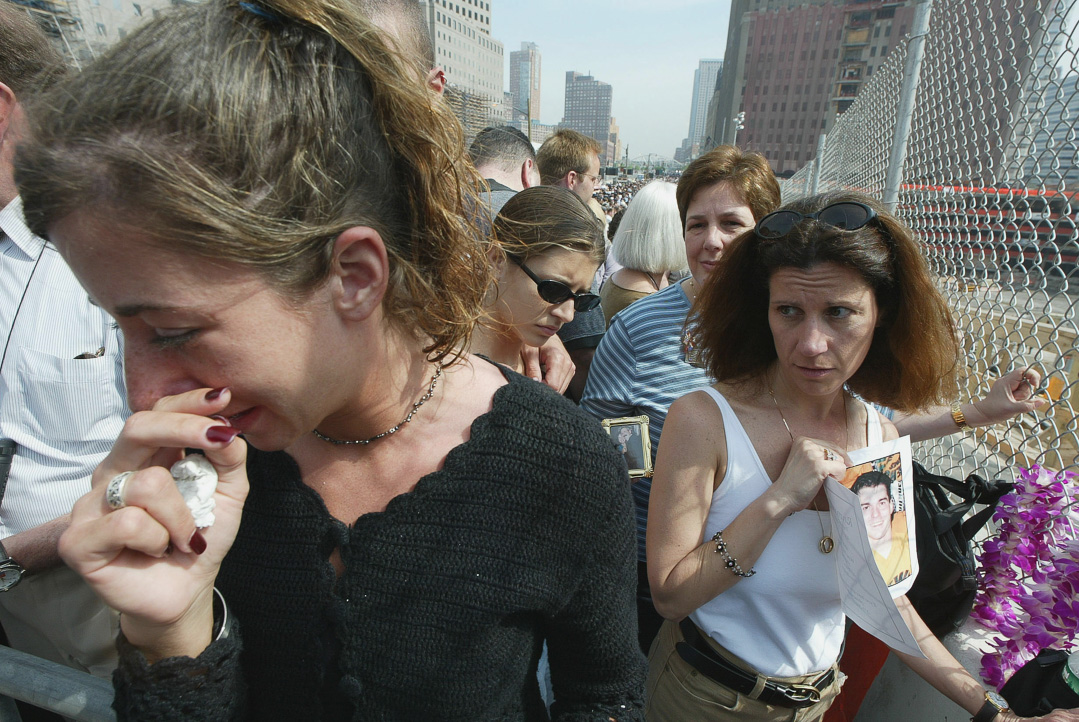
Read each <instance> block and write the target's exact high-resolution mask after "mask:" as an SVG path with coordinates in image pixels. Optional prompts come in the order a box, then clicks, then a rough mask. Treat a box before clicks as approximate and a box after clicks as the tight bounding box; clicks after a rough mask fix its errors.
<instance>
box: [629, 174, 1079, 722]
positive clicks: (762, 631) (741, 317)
mask: <svg viewBox="0 0 1079 722" xmlns="http://www.w3.org/2000/svg"><path fill="white" fill-rule="evenodd" d="M694 313H695V314H697V315H698V317H699V326H698V328H699V336H698V339H697V340H698V342H699V344H700V347H701V349H702V351H703V354H704V359H705V362H706V363H707V367H708V370H709V371H710V373H711V375H712V377H713V378H715V379H717V380H718V382H717V383H716V384H715V386H714V387H710V388H707V389H705V390H703V391H700V392H694V393H691V394H689V395H687V396H684V397H682V398H681V399H680V400H678V401H676V402H675V403H674V404H673V405H672V406H671V409H670V412H669V414H668V416H667V422H666V425H665V427H664V433H663V441H662V444H661V445H660V448H659V455H658V458H657V461H656V472H655V477H654V479H653V482H652V494H651V500H650V504H649V513H648V531H647V554H648V576H649V582H650V584H651V587H652V594H653V600H654V602H655V606H656V609H657V610H659V612H660V613H661V614H662V615H663V616H664V617H666V619H667V620H668V621H666V622H665V623H664V626H663V629H662V630H661V631H660V634H659V636H658V637H657V639H656V641H655V642H654V644H653V645H652V650H651V654H650V657H649V666H650V671H649V680H648V688H647V692H648V707H647V708H646V716H647V717H648V719H649V720H650V721H651V722H664V721H668V720H669V721H672V722H674V721H677V722H686V721H687V720H698V719H701V720H703V719H707V720H728V719H731V720H733V719H737V720H798V721H799V722H801V721H803V720H815V719H819V718H820V717H822V716H823V714H824V712H825V711H826V710H827V708H828V706H829V705H830V704H831V702H832V700H833V699H834V697H835V695H836V694H837V693H838V690H839V682H838V679H837V677H838V675H837V674H836V667H835V664H836V660H837V658H838V656H839V652H840V649H841V646H842V641H843V634H844V625H845V618H844V615H843V612H842V610H841V607H840V598H839V587H838V581H837V575H836V569H835V555H834V554H832V553H831V552H832V549H833V547H834V543H833V541H832V539H831V535H830V533H831V529H830V526H829V515H828V514H825V513H824V512H826V511H827V510H828V502H827V498H826V497H825V495H824V491H823V487H822V485H823V482H824V480H825V478H826V477H828V476H833V477H835V478H842V477H843V475H844V473H845V471H846V466H847V464H848V460H847V457H846V452H847V451H850V450H854V449H859V448H862V447H865V446H867V445H869V444H873V443H879V442H880V441H881V440H882V439H892V438H896V436H897V434H896V430H895V427H894V426H893V425H892V423H891V422H890V421H888V420H886V419H883V418H882V417H881V416H880V415H879V414H878V413H877V412H876V411H875V410H874V409H873V408H872V407H870V406H869V405H868V404H865V403H863V402H861V401H859V400H857V398H856V397H855V396H854V394H856V395H857V397H860V398H862V399H866V400H869V401H873V402H876V403H879V404H881V405H884V406H887V407H890V408H894V409H899V410H901V411H908V412H909V411H914V410H917V409H924V408H927V407H929V406H931V405H934V404H940V403H944V402H947V401H950V399H946V398H945V394H946V393H948V391H949V390H952V389H955V388H956V384H955V369H956V358H957V354H958V348H959V345H958V341H957V339H956V335H955V330H954V327H953V325H952V322H951V318H950V313H949V310H948V307H947V305H946V303H945V302H944V300H943V298H942V297H941V296H940V294H939V293H938V292H937V291H936V289H935V288H934V286H933V282H932V278H931V276H930V273H929V269H928V266H927V264H926V263H925V260H924V259H923V258H922V256H921V253H920V251H919V249H918V246H917V244H916V242H915V241H914V240H913V238H912V237H911V234H910V231H909V230H907V229H906V228H905V227H904V226H903V225H902V224H901V223H899V221H898V220H896V219H895V218H894V217H893V216H891V215H890V214H888V213H887V212H886V211H885V210H884V208H883V207H882V206H880V205H879V204H878V203H877V202H876V201H874V200H873V199H871V198H869V197H867V196H863V195H860V194H854V193H841V194H828V195H824V196H816V197H813V198H809V199H805V200H802V201H798V202H796V203H793V204H789V205H787V206H785V207H784V208H783V209H781V210H779V211H777V212H775V213H772V214H770V215H767V216H765V217H764V218H762V219H761V221H760V222H759V223H758V224H757V226H756V228H755V229H754V230H753V231H751V232H747V233H745V234H743V235H742V236H741V237H739V238H738V239H737V240H735V241H734V242H733V243H732V244H731V245H730V246H729V247H728V248H727V250H726V251H725V253H724V256H723V258H722V259H721V260H720V262H719V265H718V266H717V267H716V269H715V271H714V272H713V275H712V277H711V278H710V280H709V282H708V284H707V285H706V286H705V288H704V290H703V291H702V293H701V295H700V297H699V298H698V300H697V302H696V305H695V307H694ZM896 602H897V604H898V606H899V609H900V611H901V612H902V614H903V616H904V618H905V619H906V621H907V623H908V625H909V626H910V628H911V630H912V631H913V633H914V636H915V637H916V638H917V639H918V641H919V644H920V645H921V647H922V649H923V651H924V652H925V653H926V655H927V659H919V658H915V657H909V656H906V655H902V654H900V655H899V656H900V657H901V658H902V659H903V661H904V662H906V663H907V664H908V665H909V666H910V667H911V668H912V669H913V670H914V671H915V672H917V673H918V674H920V675H921V676H922V677H924V678H925V679H926V680H927V681H929V682H930V683H931V684H932V685H933V686H935V687H936V688H937V689H939V690H941V691H942V692H943V693H944V694H945V695H947V696H948V697H949V698H951V699H952V700H953V701H955V702H956V703H957V704H959V705H960V706H961V707H963V708H964V709H966V710H967V711H968V712H970V713H971V714H972V715H974V719H975V720H976V722H990V720H996V721H997V722H1001V720H1004V719H1014V715H1011V713H1010V712H1006V711H1005V712H1002V711H1000V709H999V708H998V704H1002V701H1000V700H998V699H997V698H996V697H994V698H993V699H990V698H989V697H988V696H987V693H986V692H985V690H984V689H983V687H982V685H981V684H980V683H978V682H977V681H976V680H975V679H974V678H973V677H972V676H971V675H970V674H969V673H968V672H967V671H966V670H964V669H963V667H962V666H961V665H960V664H959V663H958V662H957V661H956V660H955V659H954V658H953V657H952V656H951V654H950V653H949V652H948V651H947V650H946V649H945V648H944V647H943V645H941V644H940V642H939V641H937V639H936V638H935V637H934V636H933V635H932V633H930V632H929V630H928V629H927V628H926V626H925V624H924V623H923V622H922V620H921V619H920V618H919V617H918V615H917V613H916V612H915V611H914V609H913V608H912V607H911V605H910V603H909V602H908V601H907V599H906V597H900V598H899V599H897V600H896ZM679 620H680V621H679ZM1053 714H1054V715H1057V716H1056V717H1051V718H1052V719H1061V720H1063V719H1075V720H1079V714H1075V713H1073V712H1056V713H1053Z"/></svg>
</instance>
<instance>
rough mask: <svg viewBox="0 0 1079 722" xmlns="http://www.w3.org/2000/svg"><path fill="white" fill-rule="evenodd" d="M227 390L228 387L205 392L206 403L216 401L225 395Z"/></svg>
mask: <svg viewBox="0 0 1079 722" xmlns="http://www.w3.org/2000/svg"><path fill="white" fill-rule="evenodd" d="M228 388H229V387H228V386H222V387H221V388H219V389H210V390H209V391H207V392H206V400H207V401H217V399H218V398H219V397H220V396H221V394H223V393H225V391H227V390H228Z"/></svg>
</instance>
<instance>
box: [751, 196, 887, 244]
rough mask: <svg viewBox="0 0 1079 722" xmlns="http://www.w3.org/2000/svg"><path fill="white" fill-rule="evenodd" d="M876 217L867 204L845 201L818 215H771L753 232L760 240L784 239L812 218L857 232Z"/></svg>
mask: <svg viewBox="0 0 1079 722" xmlns="http://www.w3.org/2000/svg"><path fill="white" fill-rule="evenodd" d="M876 217H877V212H876V211H874V210H873V209H872V208H870V207H869V206H867V205H866V204H865V203H859V202H858V201H843V202H841V203H833V204H832V205H830V206H825V207H824V208H821V209H820V210H819V211H817V212H816V213H799V212H798V211H775V212H774V213H769V214H768V215H766V216H765V217H764V218H762V219H761V220H760V222H758V223H757V225H756V227H755V228H754V229H753V232H754V233H756V234H757V236H758V237H760V238H782V237H783V236H785V235H787V234H788V233H790V231H791V229H792V228H794V227H795V226H796V225H798V224H799V223H801V222H802V221H804V220H805V219H806V218H812V219H813V220H815V221H819V222H820V223H824V224H826V225H829V226H833V227H835V228H840V229H842V230H845V231H856V230H858V229H859V228H864V227H865V226H866V225H867V224H868V223H869V222H870V221H872V220H873V219H874V218H876Z"/></svg>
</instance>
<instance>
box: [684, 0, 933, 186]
mask: <svg viewBox="0 0 1079 722" xmlns="http://www.w3.org/2000/svg"><path fill="white" fill-rule="evenodd" d="M913 18H914V8H913V3H912V2H911V0H891V1H885V0H868V1H866V2H849V1H848V2H845V3H840V2H832V0H756V2H754V3H750V2H748V0H733V3H732V5H731V24H730V26H729V28H728V42H727V56H726V62H725V64H724V68H723V72H722V73H721V74H720V80H719V85H718V89H717V91H716V96H717V97H716V101H717V102H715V103H714V105H713V107H714V111H713V112H712V113H711V114H710V122H706V124H705V125H706V131H705V134H704V135H705V139H704V141H703V143H702V148H704V149H707V148H710V147H714V146H716V145H719V144H720V143H737V145H739V146H742V147H745V148H751V149H753V150H758V151H760V152H761V153H763V154H764V155H765V157H766V158H768V160H769V162H770V163H771V165H772V169H773V170H775V171H776V173H779V174H783V175H789V174H791V173H794V172H795V171H796V170H798V169H799V168H801V167H802V166H803V165H805V163H807V162H808V161H809V160H811V159H812V158H813V157H814V155H815V153H816V146H817V140H818V138H819V136H820V134H821V133H827V132H828V131H829V130H831V128H832V126H833V125H835V119H836V117H837V115H838V114H839V113H842V112H843V111H844V110H846V109H847V108H848V107H849V106H850V105H851V103H853V102H854V99H855V98H856V97H857V95H858V91H859V90H860V89H861V86H862V84H863V83H864V82H865V80H866V79H867V78H868V77H869V76H870V75H872V73H873V70H874V68H875V67H879V65H880V64H881V63H882V62H883V61H884V58H885V57H887V54H888V51H889V50H891V49H892V48H894V47H895V44H896V43H898V42H899V41H900V39H901V38H902V37H903V36H904V35H906V34H907V32H908V31H909V29H910V25H911V23H912V22H913ZM739 113H741V114H743V115H742V117H741V119H740V122H739V121H736V120H735V117H736V116H738V114H739ZM739 124H741V125H742V126H743V128H738V127H737V126H738V125H739Z"/></svg>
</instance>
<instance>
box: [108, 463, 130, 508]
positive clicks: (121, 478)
mask: <svg viewBox="0 0 1079 722" xmlns="http://www.w3.org/2000/svg"><path fill="white" fill-rule="evenodd" d="M134 473H135V472H134V471H125V472H124V473H122V474H117V475H116V476H114V477H112V481H110V482H109V485H108V486H106V487H105V503H106V504H108V505H109V508H110V509H112V510H114V511H115V510H116V509H123V508H124V507H125V506H127V504H125V503H124V486H125V485H126V484H127V480H128V479H129V478H130V477H131V475H132V474H134Z"/></svg>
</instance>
